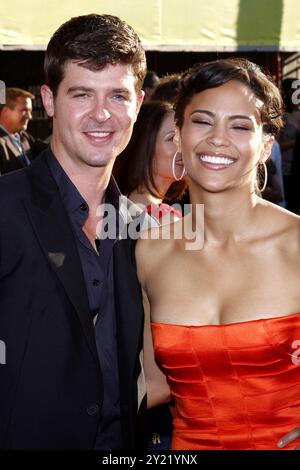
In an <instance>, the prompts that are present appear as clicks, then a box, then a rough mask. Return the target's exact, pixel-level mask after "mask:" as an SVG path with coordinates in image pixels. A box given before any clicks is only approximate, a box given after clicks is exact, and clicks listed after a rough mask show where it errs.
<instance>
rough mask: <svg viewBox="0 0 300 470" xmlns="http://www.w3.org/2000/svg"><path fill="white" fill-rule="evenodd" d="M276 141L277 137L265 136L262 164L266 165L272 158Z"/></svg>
mask: <svg viewBox="0 0 300 470" xmlns="http://www.w3.org/2000/svg"><path fill="white" fill-rule="evenodd" d="M274 140H275V137H274V136H273V135H271V134H264V135H263V151H262V156H261V162H262V163H265V162H266V161H267V160H268V159H269V158H270V155H271V152H272V147H273V144H274Z"/></svg>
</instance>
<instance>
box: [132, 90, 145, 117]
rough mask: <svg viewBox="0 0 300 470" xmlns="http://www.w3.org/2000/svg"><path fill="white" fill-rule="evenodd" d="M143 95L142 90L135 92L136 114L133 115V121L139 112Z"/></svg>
mask: <svg viewBox="0 0 300 470" xmlns="http://www.w3.org/2000/svg"><path fill="white" fill-rule="evenodd" d="M144 97H145V92H144V90H140V91H139V92H138V94H137V106H136V116H135V120H134V122H135V121H136V120H137V117H138V114H139V112H140V109H141V106H142V104H143V101H144Z"/></svg>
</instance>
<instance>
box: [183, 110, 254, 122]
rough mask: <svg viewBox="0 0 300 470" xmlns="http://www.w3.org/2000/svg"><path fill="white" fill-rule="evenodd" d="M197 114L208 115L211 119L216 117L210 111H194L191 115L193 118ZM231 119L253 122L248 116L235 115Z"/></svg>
mask: <svg viewBox="0 0 300 470" xmlns="http://www.w3.org/2000/svg"><path fill="white" fill-rule="evenodd" d="M195 113H202V114H207V115H208V116H210V117H215V113H213V112H212V111H208V110H207V109H194V111H193V112H192V113H191V116H192V115H193V114H195ZM229 119H230V120H233V119H247V120H248V121H251V122H253V118H251V117H250V116H247V115H246V114H233V115H232V116H229Z"/></svg>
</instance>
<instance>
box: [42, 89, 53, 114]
mask: <svg viewBox="0 0 300 470" xmlns="http://www.w3.org/2000/svg"><path fill="white" fill-rule="evenodd" d="M41 97H42V100H43V105H44V108H45V110H46V113H47V114H48V116H49V117H53V116H54V97H53V93H52V91H51V89H50V88H49V87H48V85H42V86H41Z"/></svg>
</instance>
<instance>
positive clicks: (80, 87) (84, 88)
mask: <svg viewBox="0 0 300 470" xmlns="http://www.w3.org/2000/svg"><path fill="white" fill-rule="evenodd" d="M74 91H84V92H92V91H94V90H93V89H92V88H89V87H86V86H81V85H80V86H71V87H70V88H68V91H67V93H68V94H69V93H74Z"/></svg>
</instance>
